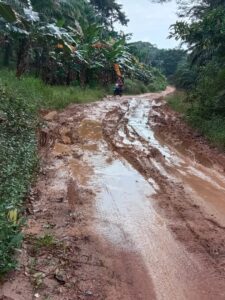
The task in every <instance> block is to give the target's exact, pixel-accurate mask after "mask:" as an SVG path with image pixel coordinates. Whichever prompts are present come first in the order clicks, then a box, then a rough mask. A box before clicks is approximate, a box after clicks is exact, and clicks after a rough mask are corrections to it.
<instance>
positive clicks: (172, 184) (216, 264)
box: [103, 97, 225, 299]
mask: <svg viewBox="0 0 225 300" xmlns="http://www.w3.org/2000/svg"><path fill="white" fill-rule="evenodd" d="M143 101H145V104H143V103H144V102H143ZM159 102H160V101H159ZM160 105H162V103H161V104H160V103H159V104H158V105H157V106H156V108H157V107H158V106H160ZM138 110H139V111H141V112H142V113H143V112H144V113H145V114H146V116H142V117H143V119H142V120H141V119H139V120H138V118H136V117H135V114H136V113H137V111H138ZM162 110H163V109H162ZM150 111H151V114H150V113H149V112H150ZM149 114H150V115H158V110H157V109H156V113H155V114H154V97H153V98H152V99H151V101H150V102H149V101H147V100H134V106H132V104H130V103H127V104H126V108H121V107H118V108H116V109H114V110H113V111H110V112H108V113H107V114H106V117H105V119H104V120H103V133H104V137H105V139H106V141H107V142H108V144H109V145H110V147H111V148H112V149H113V150H114V151H116V152H117V153H119V155H121V156H122V157H124V158H125V159H126V160H127V161H128V162H129V163H130V164H131V165H132V166H133V167H134V168H135V169H136V170H138V172H139V173H140V174H142V175H143V176H144V177H145V178H146V179H147V180H150V182H152V181H153V186H154V185H156V186H157V187H158V188H157V191H156V194H155V195H154V197H152V200H153V199H154V200H153V203H154V207H156V209H157V211H158V212H159V213H160V214H161V215H163V216H165V217H166V219H167V224H168V227H169V228H170V230H171V231H172V232H173V234H174V237H175V238H176V239H177V240H179V241H180V242H182V243H183V244H184V245H185V247H186V248H187V250H188V251H189V252H190V253H194V254H195V255H197V256H198V258H199V259H200V261H201V262H202V265H205V267H204V268H203V269H205V272H206V273H207V270H208V268H209V269H210V270H211V271H210V272H211V274H205V275H206V276H205V275H203V274H202V275H203V276H205V278H206V281H205V282H207V280H208V284H209V283H210V284H211V285H212V286H213V285H214V288H215V290H217V291H219V289H220V288H219V286H220V287H221V290H222V293H221V294H220V293H219V292H218V294H216V293H215V295H217V296H214V297H216V298H215V299H223V298H224V297H225V296H224V288H222V287H223V284H224V275H225V272H224V271H225V227H224V226H222V225H220V224H219V222H218V221H217V220H215V219H214V217H213V216H210V215H207V212H205V211H204V210H202V207H201V206H200V203H198V202H197V201H196V199H195V198H196V197H195V195H194V194H191V193H187V191H186V189H185V188H184V184H183V182H182V180H180V178H179V176H177V170H176V169H175V170H174V168H175V167H176V165H171V164H169V163H167V155H174V153H165V152H166V151H171V150H170V149H163V145H162V144H160V142H159V141H157V140H155V139H157V138H156V137H155V133H154V126H153V125H152V123H151V120H150V121H149V119H148V118H149ZM139 117H140V116H139ZM161 118H162V117H161ZM132 119H133V121H132ZM130 121H131V122H130ZM132 122H133V123H135V122H136V124H135V126H140V127H142V128H141V130H143V127H146V131H148V130H149V131H151V134H150V137H149V140H148V137H146V136H145V134H144V132H141V133H140V132H137V130H136V129H135V128H134V127H133V126H132V124H130V123H132ZM149 122H150V123H149ZM138 123H139V124H138ZM144 130H145V129H144ZM151 135H152V136H153V137H152V136H151ZM151 142H153V143H151ZM154 142H155V145H154ZM165 148H166V147H165ZM177 177H178V178H177ZM205 183H206V184H207V181H206V182H205ZM207 277H208V279H207ZM218 283H219V284H218ZM206 285H207V283H206ZM196 297H197V295H196ZM204 297H205V298H204ZM204 297H203V298H204V299H211V297H212V296H209V295H208V298H207V296H206V295H205V296H204ZM188 299H189V298H188ZM196 299H197V298H196Z"/></svg>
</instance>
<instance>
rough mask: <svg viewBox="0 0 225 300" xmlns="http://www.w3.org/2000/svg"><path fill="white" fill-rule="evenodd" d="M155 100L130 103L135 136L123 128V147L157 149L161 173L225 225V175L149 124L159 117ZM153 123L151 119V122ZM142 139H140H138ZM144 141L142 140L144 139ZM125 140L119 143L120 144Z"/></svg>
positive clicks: (129, 126) (129, 125) (130, 129)
mask: <svg viewBox="0 0 225 300" xmlns="http://www.w3.org/2000/svg"><path fill="white" fill-rule="evenodd" d="M154 107H156V103H155V101H154V100H153V101H150V102H147V101H146V100H140V99H139V100H137V99H133V100H132V101H131V102H130V104H129V110H128V112H127V113H126V115H125V118H127V121H128V122H127V127H126V129H127V131H128V135H129V136H133V137H135V138H134V140H132V141H130V139H128V138H127V133H125V131H124V127H123V126H122V128H120V129H119V132H118V133H119V135H120V137H123V140H122V143H123V144H129V143H130V144H131V145H132V147H136V148H137V150H139V151H140V150H141V151H143V152H147V151H148V149H149V147H151V148H154V149H156V150H157V151H158V152H159V153H160V154H161V158H162V159H160V160H156V159H154V158H152V159H151V162H152V163H153V164H154V165H155V166H156V167H157V169H158V170H159V172H160V173H162V174H164V175H165V176H167V177H169V178H171V179H173V180H177V181H178V182H182V184H183V185H184V187H185V188H186V189H187V191H189V193H190V194H191V195H192V197H193V195H194V198H196V202H200V203H201V205H202V206H204V208H205V210H206V211H207V212H208V213H210V214H214V215H215V217H216V218H217V219H218V220H219V221H220V222H221V223H222V224H224V225H225V217H224V216H225V176H224V175H222V174H221V173H220V172H218V171H217V170H216V169H215V168H214V167H213V165H212V164H210V162H208V161H207V162H203V163H202V162H201V163H200V162H199V159H198V157H196V156H195V153H189V155H187V154H188V149H184V148H183V147H182V144H180V143H179V142H178V143H176V141H173V140H172V139H168V138H166V137H165V136H160V133H157V134H156V133H155V132H154V122H150V125H149V120H148V116H149V112H150V116H154V115H156V114H157V112H156V111H154ZM150 120H151V119H150ZM137 136H138V137H137ZM140 138H141V139H140ZM120 143H121V139H119V140H117V144H118V146H119V144H120Z"/></svg>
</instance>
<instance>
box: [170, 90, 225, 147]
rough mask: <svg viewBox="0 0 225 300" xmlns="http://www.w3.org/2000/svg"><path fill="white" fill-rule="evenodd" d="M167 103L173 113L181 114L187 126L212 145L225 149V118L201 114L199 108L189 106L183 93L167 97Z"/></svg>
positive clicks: (193, 105) (179, 92) (197, 106)
mask: <svg viewBox="0 0 225 300" xmlns="http://www.w3.org/2000/svg"><path fill="white" fill-rule="evenodd" d="M167 102H168V104H169V105H170V106H171V108H173V109H174V110H175V111H177V112H179V113H182V114H183V116H184V118H185V120H186V121H187V122H188V124H190V126H192V127H193V128H195V129H197V130H198V131H199V133H201V134H203V135H204V136H205V137H206V138H207V139H208V140H209V141H210V142H211V143H212V144H214V145H216V146H218V147H219V148H222V149H225V117H223V116H221V115H218V114H203V113H202V108H201V106H199V105H197V104H196V103H194V104H193V103H192V104H191V103H190V102H189V99H188V97H187V94H186V93H185V92H181V91H178V92H176V93H174V94H173V95H170V96H168V97H167Z"/></svg>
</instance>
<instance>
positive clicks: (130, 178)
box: [80, 99, 224, 300]
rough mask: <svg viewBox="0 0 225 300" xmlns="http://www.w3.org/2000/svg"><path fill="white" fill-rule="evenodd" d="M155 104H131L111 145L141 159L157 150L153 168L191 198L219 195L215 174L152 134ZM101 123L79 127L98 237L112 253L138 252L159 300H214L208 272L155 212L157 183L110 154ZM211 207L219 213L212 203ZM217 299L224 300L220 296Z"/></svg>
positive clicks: (139, 101)
mask: <svg viewBox="0 0 225 300" xmlns="http://www.w3.org/2000/svg"><path fill="white" fill-rule="evenodd" d="M155 105H156V103H155V102H154V101H150V102H149V101H146V100H145V99H132V100H130V101H129V104H128V108H124V110H125V113H124V117H123V120H122V121H121V120H120V124H118V126H117V132H116V133H115V135H114V136H113V137H112V139H114V144H116V146H117V147H118V148H120V147H121V148H123V147H124V146H126V147H128V148H129V147H131V148H135V149H137V152H138V153H139V154H140V155H142V154H144V153H147V152H148V151H149V148H151V149H152V148H153V149H156V150H157V151H158V152H157V157H158V156H160V159H155V158H154V157H151V158H150V160H151V163H152V164H153V165H154V166H155V167H156V168H157V169H158V171H159V172H160V173H162V174H163V175H164V176H166V177H168V178H170V179H171V180H174V181H176V180H177V181H182V182H183V183H184V184H185V185H186V186H187V187H186V188H187V190H188V189H189V190H190V191H191V193H192V196H193V194H194V192H193V191H195V193H196V194H197V193H198V197H199V198H200V199H201V201H204V202H206V203H208V202H210V199H211V200H212V199H213V197H214V195H215V193H217V195H219V196H220V195H221V196H222V193H223V191H224V190H223V188H224V187H223V181H222V178H221V177H220V176H219V174H216V175H215V174H214V173H213V172H210V171H209V168H207V167H205V166H203V165H197V163H196V162H192V161H191V160H189V159H185V155H183V154H182V153H180V152H179V151H178V150H177V149H176V148H175V147H174V146H173V145H171V144H169V143H166V142H165V141H164V140H163V138H162V137H158V136H157V135H156V134H155V133H154V124H152V126H151V125H150V126H149V125H148V115H149V110H152V113H153V109H154V106H155ZM100 124H101V123H100V122H98V121H96V118H95V120H90V119H87V120H84V121H83V122H82V124H81V126H80V136H81V137H82V138H83V140H84V141H87V143H86V145H85V150H87V153H86V157H85V159H86V160H87V161H88V163H90V164H91V165H92V166H93V169H94V175H93V177H92V187H94V188H95V191H96V193H97V196H96V214H95V226H96V228H97V231H98V233H99V234H100V235H101V236H102V237H103V238H104V239H107V241H109V242H110V243H111V245H112V248H113V247H116V248H118V249H123V251H125V252H126V251H127V253H130V252H133V253H137V254H138V255H139V256H140V257H141V258H142V260H143V261H144V264H145V267H146V270H147V272H148V274H146V276H149V277H150V278H151V280H152V282H153V285H154V290H155V294H156V298H157V299H168V300H169V299H171V300H172V299H178V300H181V299H214V296H215V294H214V290H213V287H212V288H211V287H210V286H209V285H208V283H209V281H210V278H209V277H210V276H209V277H207V278H205V273H206V272H207V269H205V267H203V266H202V265H201V263H200V262H199V261H198V260H197V259H196V257H195V256H193V255H192V254H191V253H189V252H187V250H186V248H185V247H184V245H182V244H181V243H179V242H178V241H177V240H175V238H174V236H173V235H172V234H171V232H170V230H169V229H168V226H167V225H168V224H167V222H166V220H165V219H164V218H163V217H161V216H160V215H159V214H158V213H157V212H156V210H155V208H154V207H153V204H152V203H153V202H154V196H155V195H156V194H157V193H158V192H159V186H158V184H157V182H155V181H154V179H153V178H151V177H149V178H144V177H143V176H142V175H141V174H140V173H139V172H137V171H136V170H135V169H134V168H133V167H132V166H131V165H130V164H129V163H128V162H127V161H126V160H125V159H124V158H123V157H121V156H119V155H118V154H116V153H113V152H112V151H111V150H110V148H109V147H108V145H107V143H106V142H105V140H104V138H103V136H102V134H101V130H100V127H101V126H100ZM90 125H91V127H90ZM87 128H89V129H90V128H91V130H86V129H87ZM93 149H94V151H93ZM213 176H214V177H215V178H214V177H213ZM215 179H216V180H215ZM199 185H200V186H203V187H204V185H207V187H208V188H209V189H210V188H212V189H213V192H214V193H210V192H207V188H205V189H204V190H201V193H202V194H200V191H199ZM211 185H212V186H211ZM215 189H216V191H215ZM204 196H205V198H204ZM196 199H197V196H196ZM198 200H199V199H198ZM196 201H197V200H196ZM211 202H213V201H211ZM218 203H220V202H219V201H218ZM213 207H214V209H215V210H216V209H217V208H219V207H217V205H216V203H214V202H213ZM136 267H137V268H138V265H137V266H136ZM138 299H139V298H138ZM140 299H150V298H148V297H145V298H140ZM217 299H222V297H220V296H219V295H218V297H217Z"/></svg>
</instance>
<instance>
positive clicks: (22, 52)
mask: <svg viewBox="0 0 225 300" xmlns="http://www.w3.org/2000/svg"><path fill="white" fill-rule="evenodd" d="M29 49H30V41H29V40H28V39H22V40H21V41H20V44H19V50H18V53H17V67H16V76H17V78H20V77H21V76H22V75H23V74H24V72H25V71H26V69H27V65H28V56H29Z"/></svg>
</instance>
